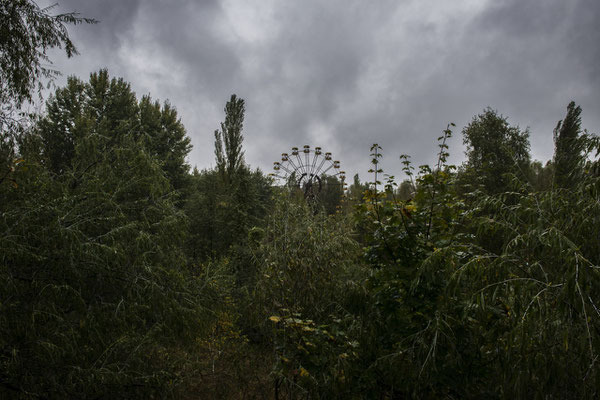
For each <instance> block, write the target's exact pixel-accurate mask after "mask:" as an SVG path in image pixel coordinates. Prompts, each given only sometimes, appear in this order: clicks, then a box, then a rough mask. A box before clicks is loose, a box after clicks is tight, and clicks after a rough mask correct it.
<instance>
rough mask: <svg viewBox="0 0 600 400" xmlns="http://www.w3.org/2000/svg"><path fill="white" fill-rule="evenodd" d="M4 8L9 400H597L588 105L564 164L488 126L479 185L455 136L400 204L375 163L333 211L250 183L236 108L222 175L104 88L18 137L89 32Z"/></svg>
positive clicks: (475, 161)
mask: <svg viewBox="0 0 600 400" xmlns="http://www.w3.org/2000/svg"><path fill="white" fill-rule="evenodd" d="M0 4H1V5H0V14H1V15H2V20H1V21H2V25H0V31H1V32H2V34H1V35H0V38H1V39H2V43H1V47H0V48H1V49H2V54H1V57H0V60H2V63H0V67H1V72H0V77H2V86H1V89H2V93H1V95H0V100H2V110H4V111H6V112H5V113H3V114H1V115H0V117H1V118H2V119H0V129H1V134H2V143H1V144H2V153H1V155H2V160H1V161H2V162H1V165H2V171H0V397H2V398H16V399H34V398H52V399H54V398H74V399H75V398H77V399H79V398H111V399H112V398H273V397H274V398H276V399H308V398H310V399H318V398H356V399H362V398H365V399H370V398H373V399H381V398H389V399H395V398H398V399H400V398H448V399H453V398H498V399H504V398H507V399H508V398H573V399H580V398H589V399H593V398H597V397H598V395H599V393H598V388H600V358H599V357H600V241H599V240H598V238H599V237H600V169H599V164H598V155H599V152H600V141H599V139H598V137H597V136H594V135H591V134H589V133H587V131H584V130H582V128H581V126H580V125H581V119H580V115H581V112H582V110H581V108H580V107H578V106H577V105H576V104H575V103H570V104H569V105H568V107H567V114H566V117H565V118H564V119H562V120H561V122H559V123H558V125H557V127H556V130H555V132H554V140H555V155H554V158H553V160H551V161H548V162H547V163H546V164H545V165H542V163H540V162H537V161H534V162H532V161H531V160H530V156H529V142H528V131H527V130H526V131H522V130H521V129H520V128H518V127H515V126H511V125H510V124H509V123H508V119H507V118H506V117H503V116H501V115H500V114H498V112H497V111H495V110H492V109H490V108H488V109H485V110H484V111H483V113H482V114H480V115H478V116H476V117H475V118H474V119H473V120H472V122H471V123H470V124H469V125H468V126H467V127H465V128H464V129H463V131H462V133H463V139H464V142H465V144H466V145H467V161H466V162H465V163H464V164H463V165H460V166H458V167H456V166H452V165H449V164H448V162H447V160H448V155H449V153H448V151H449V150H448V145H447V141H448V139H449V138H450V137H451V135H452V129H453V128H454V125H453V124H450V125H449V126H448V128H447V129H446V130H444V131H443V133H442V135H441V136H440V137H439V139H438V158H437V162H436V164H435V165H434V166H427V165H423V166H420V167H418V168H417V169H415V167H413V165H412V163H411V161H410V157H409V156H406V155H402V156H401V159H402V160H403V165H404V170H403V171H402V173H403V175H404V178H405V179H404V180H403V181H402V182H397V180H396V178H394V176H391V175H389V174H386V173H385V172H386V171H384V169H383V168H382V166H383V161H384V158H383V155H384V154H385V153H384V152H385V149H382V148H381V147H380V146H378V145H376V144H375V145H373V147H372V148H371V159H372V164H373V169H372V170H371V171H370V172H371V173H372V177H373V178H372V181H371V182H361V181H360V180H359V178H358V176H356V177H355V178H354V182H353V185H351V186H350V188H349V189H348V190H347V191H346V193H345V195H344V196H340V194H339V193H337V192H335V193H334V192H331V193H325V194H324V196H323V198H322V199H321V200H322V202H321V203H317V204H321V206H320V207H321V208H317V209H316V210H315V206H314V203H313V204H312V205H310V206H309V205H307V204H306V203H305V202H304V199H303V197H302V195H299V194H298V193H294V192H293V191H292V192H290V191H289V190H288V189H286V188H274V187H272V186H271V182H270V180H269V178H268V177H266V176H265V175H264V174H263V173H262V172H261V171H260V170H252V169H251V168H250V166H248V165H247V164H246V162H245V161H244V157H243V155H244V153H243V147H242V144H243V139H244V137H243V121H244V113H245V107H244V100H243V99H240V98H238V97H236V96H235V95H233V96H232V97H231V98H230V100H229V102H227V104H226V106H225V110H224V112H225V114H224V122H223V123H222V124H221V125H220V130H217V131H216V132H215V156H216V167H215V168H214V169H210V170H203V171H198V170H196V169H194V170H193V171H190V167H189V165H188V164H187V163H186V161H185V160H186V156H187V154H188V153H189V151H190V149H191V143H190V139H189V138H188V137H187V135H186V132H185V128H184V127H183V125H182V124H181V122H180V120H179V118H178V116H177V112H176V110H175V108H174V107H173V106H171V105H170V104H169V103H164V104H160V103H159V102H157V101H155V100H152V99H151V98H150V96H144V97H142V98H141V99H138V98H137V96H136V95H135V93H133V92H132V91H131V88H130V85H129V84H128V83H127V82H125V81H124V80H122V79H118V78H111V77H110V76H109V74H108V71H106V70H101V71H98V72H94V73H92V74H91V75H90V78H89V80H88V81H82V80H80V79H78V78H75V77H71V78H69V79H68V82H67V84H66V86H65V87H63V88H58V89H56V91H55V92H54V94H53V95H52V96H50V98H49V99H48V100H47V102H46V110H45V112H44V113H43V114H41V115H24V114H23V115H20V117H19V118H20V119H14V118H12V116H13V115H17V114H18V113H19V107H20V106H21V105H22V103H23V102H25V101H27V100H28V99H30V98H31V96H32V94H33V92H34V91H35V90H36V88H37V84H38V83H39V82H40V79H42V78H43V77H44V76H45V75H47V73H46V72H47V71H46V72H44V70H41V69H40V68H41V67H40V65H42V64H40V61H44V60H45V58H44V57H45V56H44V51H45V50H46V49H47V48H52V47H61V46H62V47H65V49H66V50H67V54H68V55H70V54H76V51H75V48H74V46H73V44H72V43H71V42H70V41H69V40H68V37H67V36H66V30H65V27H64V25H63V24H64V23H78V22H80V21H82V20H79V19H77V16H75V15H71V14H69V15H67V16H58V17H51V16H50V15H49V12H50V11H51V10H50V9H45V10H40V9H39V8H37V6H35V4H34V3H32V2H29V1H20V2H8V3H7V2H4V1H3V2H1V3H0ZM19 21H20V22H19ZM32 21H33V22H32ZM35 21H38V22H39V24H40V25H35V24H37V23H38V22H35ZM23 24H25V25H23ZM27 24H34V25H35V26H40V27H41V28H43V29H41V28H40V29H41V30H37V31H35V30H34V31H31V30H30V31H25V30H24V28H23V26H27ZM27 32H29V33H27ZM27 35H30V36H29V37H28V36H27ZM17 39H18V40H21V41H23V40H25V41H26V42H27V43H30V44H31V46H33V47H32V48H31V49H30V50H29V52H28V53H27V54H25V53H23V54H16V53H15V54H12V53H10V52H7V51H5V49H7V48H9V47H8V46H10V45H11V43H13V42H14V41H15V40H17ZM4 60H7V61H6V62H5V61H4ZM23 60H25V61H23ZM23 63H24V64H23ZM19 65H24V66H23V67H22V68H23V71H21V75H19V71H20V70H19V68H20V67H19V68H17V67H15V66H19ZM4 111H3V112H4ZM15 113H16V114H15ZM216 124H217V123H216V122H215V125H216ZM432 145H433V143H432ZM386 157H387V155H386ZM324 179H330V178H324Z"/></svg>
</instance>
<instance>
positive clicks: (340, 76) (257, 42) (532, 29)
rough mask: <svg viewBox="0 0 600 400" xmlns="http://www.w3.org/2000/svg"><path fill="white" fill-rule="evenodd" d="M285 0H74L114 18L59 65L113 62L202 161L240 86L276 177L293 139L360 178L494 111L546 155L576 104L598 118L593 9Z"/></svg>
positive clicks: (588, 117) (547, 4)
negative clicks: (373, 155) (168, 107)
mask: <svg viewBox="0 0 600 400" xmlns="http://www.w3.org/2000/svg"><path fill="white" fill-rule="evenodd" d="M449 3H450V2H445V1H402V2H398V1H391V0H390V1H379V2H374V3H369V4H368V5H367V4H366V3H364V2H361V1H342V0H338V1H326V2H325V1H317V0H307V1H303V2H280V1H277V0H270V1H268V0H263V1H257V2H244V1H235V0H222V1H217V0H214V1H191V0H190V1H161V0H146V1H143V2H141V1H118V0H110V1H91V0H90V1H85V2H82V1H75V0H69V1H62V2H61V9H62V10H64V11H66V10H76V11H79V12H81V14H82V15H84V16H87V17H92V18H97V19H99V20H100V21H101V23H100V24H98V25H96V26H84V27H78V28H76V29H72V37H73V39H74V40H75V41H76V43H77V44H78V45H79V49H80V50H81V53H82V55H81V56H79V57H77V58H76V59H75V60H72V61H69V62H66V61H61V62H57V66H59V67H60V68H61V69H63V71H65V73H67V74H71V73H74V74H76V75H79V76H81V77H83V78H85V77H86V76H87V75H88V74H89V73H90V72H91V71H93V70H95V69H98V68H101V67H108V68H109V72H111V74H112V75H118V76H123V77H124V78H125V79H126V80H128V81H130V82H131V83H132V87H133V88H134V89H135V90H136V92H137V93H138V94H144V93H148V92H150V93H151V94H152V96H153V97H155V98H160V99H167V98H168V99H170V101H171V103H173V104H174V105H175V106H176V107H177V108H178V110H179V113H180V115H181V117H182V120H183V122H184V124H185V125H186V128H187V130H188V133H189V134H190V135H191V136H192V140H193V144H194V151H193V152H192V155H191V158H190V161H191V163H192V164H197V165H198V166H199V167H208V166H210V165H211V164H212V163H213V158H214V156H213V150H212V148H213V147H212V146H213V137H212V132H213V130H214V129H216V128H217V127H218V126H219V122H220V121H221V120H222V118H223V111H222V110H223V106H224V104H225V102H226V101H227V99H228V98H229V95H230V94H231V93H237V94H238V95H239V96H241V97H243V98H244V99H246V103H247V106H246V108H247V113H246V123H245V137H246V141H245V143H244V146H245V149H246V158H247V161H248V162H249V163H250V164H251V165H253V166H260V167H261V168H263V169H265V170H267V171H268V170H269V169H270V165H271V164H272V162H273V161H275V160H277V158H278V154H279V153H281V152H283V151H286V150H289V149H290V148H291V147H292V146H302V145H303V144H310V145H313V146H316V145H321V146H322V147H324V148H326V149H327V150H329V151H333V152H334V154H335V155H336V157H337V158H339V159H340V160H341V161H342V164H343V165H345V169H346V170H348V172H349V174H352V173H354V172H360V173H361V178H363V179H365V178H367V177H366V175H365V173H364V171H366V170H367V169H368V168H369V166H368V164H369V159H368V153H369V146H370V145H371V144H372V143H374V142H378V143H380V144H382V145H383V147H384V154H385V157H386V158H385V165H384V166H385V168H386V170H387V171H389V172H390V173H396V174H397V173H398V170H399V167H400V165H399V161H398V155H399V154H402V153H409V154H412V156H413V159H414V160H415V162H416V163H417V164H419V163H424V162H432V161H433V159H434V157H435V150H436V147H435V139H436V138H437V137H438V136H439V135H440V132H441V131H442V130H443V129H444V128H445V127H446V124H447V123H448V122H455V123H457V125H458V128H457V130H456V132H455V139H454V140H453V142H452V144H451V145H452V147H451V152H452V153H453V160H454V161H456V162H460V161H461V159H462V151H463V150H462V146H461V139H460V128H462V126H464V125H466V124H467V123H468V122H469V121H470V119H471V118H472V116H473V115H475V114H477V113H480V112H481V111H482V110H483V109H484V108H485V107H487V106H491V107H493V108H496V109H498V111H499V112H501V113H503V114H504V115H507V116H508V117H509V121H510V122H511V123H514V124H518V125H520V126H522V127H523V128H524V127H526V126H530V127H531V130H532V137H531V139H532V140H531V141H532V150H533V153H534V157H537V158H544V159H548V158H549V157H551V154H552V148H553V144H552V128H553V127H554V125H555V124H556V122H557V120H558V119H561V118H562V117H563V116H564V113H565V108H566V105H567V104H568V102H569V101H570V100H572V99H573V100H575V101H577V102H578V103H579V104H581V105H582V107H583V110H584V112H583V121H584V126H586V127H589V128H590V129H591V130H592V131H593V130H594V129H597V127H598V126H599V125H600V117H599V113H598V104H599V100H600V99H599V98H598V97H599V94H598V93H600V91H599V89H600V87H599V86H600V85H599V80H598V72H599V71H598V65H600V54H599V47H598V46H597V43H598V42H600V33H599V29H598V27H597V22H596V21H598V18H599V17H600V15H599V14H600V2H598V1H596V0H577V1H570V2H565V1H558V0H527V1H523V0H519V1H517V0H506V1H488V2H484V1H475V0H462V1H455V2H452V4H449Z"/></svg>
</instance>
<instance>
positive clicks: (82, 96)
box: [36, 70, 191, 189]
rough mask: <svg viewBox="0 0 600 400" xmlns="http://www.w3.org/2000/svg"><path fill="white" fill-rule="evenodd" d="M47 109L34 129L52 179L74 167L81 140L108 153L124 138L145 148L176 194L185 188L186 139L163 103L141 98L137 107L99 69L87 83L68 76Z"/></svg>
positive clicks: (121, 85) (124, 87)
mask: <svg viewBox="0 0 600 400" xmlns="http://www.w3.org/2000/svg"><path fill="white" fill-rule="evenodd" d="M46 107H47V113H46V115H45V116H44V117H43V118H41V119H40V121H39V123H38V124H37V127H36V130H37V134H38V135H39V136H40V138H41V141H42V153H43V160H44V163H45V164H46V165H47V166H48V168H49V169H50V170H51V171H52V172H54V173H55V174H57V175H62V174H64V173H66V172H68V171H70V170H71V169H72V168H73V167H74V164H73V159H74V156H75V145H76V143H77V142H78V141H80V140H82V139H83V138H85V137H86V136H98V137H101V138H103V139H99V140H101V141H102V143H104V144H105V146H106V147H105V148H106V149H107V150H110V149H111V148H116V147H118V146H119V145H120V143H121V141H122V138H123V137H125V136H128V135H129V136H132V137H133V138H135V140H140V141H142V142H143V143H144V145H145V148H146V149H147V150H148V152H149V153H150V155H151V156H152V157H153V158H154V159H155V160H156V162H158V163H159V164H160V166H161V169H162V171H163V172H164V174H165V175H166V176H167V177H168V178H169V181H170V183H171V184H172V186H173V187H174V188H175V189H183V188H185V186H186V184H187V179H188V170H189V166H188V165H187V163H186V162H185V157H186V156H187V154H188V153H189V151H190V150H191V146H190V139H189V137H187V135H186V132H185V128H184V127H183V125H182V124H181V121H180V120H179V118H178V117H177V112H176V110H175V109H174V108H173V107H172V106H171V105H170V104H169V103H168V102H166V103H165V104H164V105H163V106H162V107H161V106H160V104H159V103H158V102H156V101H154V102H153V101H152V100H151V99H150V97H149V96H144V97H143V98H142V99H141V100H140V102H139V103H138V101H137V99H136V96H135V93H133V92H132V91H131V86H130V85H129V83H127V82H125V81H124V80H123V79H122V78H119V79H116V78H112V79H110V78H109V75H108V71H107V70H100V71H99V72H95V73H93V74H91V75H90V80H89V82H87V83H84V82H82V81H80V80H79V79H77V78H75V77H70V78H69V79H68V81H67V86H66V87H64V88H59V89H57V90H56V92H55V94H54V95H53V96H52V97H51V98H50V99H49V100H48V102H47V105H46Z"/></svg>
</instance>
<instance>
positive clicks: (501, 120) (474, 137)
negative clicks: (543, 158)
mask: <svg viewBox="0 0 600 400" xmlns="http://www.w3.org/2000/svg"><path fill="white" fill-rule="evenodd" d="M462 133H463V142H464V144H465V145H466V146H467V152H466V155H467V165H466V167H467V168H466V171H467V174H468V175H469V177H470V178H469V180H471V181H474V182H477V181H479V182H481V183H482V184H483V186H484V187H485V189H486V191H487V192H488V193H499V192H502V191H505V190H506V189H507V186H508V178H507V176H506V174H509V173H511V174H514V175H516V176H518V177H520V178H525V177H526V176H527V168H528V166H529V130H528V129H526V130H524V131H522V130H521V129H520V128H519V127H518V126H511V125H510V124H509V123H508V120H507V118H506V117H504V116H502V115H499V114H498V112H497V111H495V110H492V109H491V108H487V109H485V110H484V112H483V113H482V114H479V115H477V116H476V117H474V118H473V120H472V121H471V123H470V124H469V125H467V126H466V127H465V128H464V129H463V131H462Z"/></svg>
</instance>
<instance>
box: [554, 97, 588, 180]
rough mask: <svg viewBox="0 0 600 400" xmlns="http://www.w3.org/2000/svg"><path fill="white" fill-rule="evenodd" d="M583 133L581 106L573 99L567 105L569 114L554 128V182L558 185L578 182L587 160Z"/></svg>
mask: <svg viewBox="0 0 600 400" xmlns="http://www.w3.org/2000/svg"><path fill="white" fill-rule="evenodd" d="M580 134H581V107H579V106H576V105H575V102H574V101H572V102H570V103H569V105H568V106H567V116H566V117H565V119H564V120H561V121H558V124H556V128H554V160H553V161H554V183H555V184H556V185H557V186H558V187H566V188H568V187H571V185H572V184H573V183H575V182H577V180H578V179H577V178H578V175H579V174H580V173H581V171H582V167H583V163H584V161H585V159H584V157H583V154H582V152H583V151H584V143H585V141H584V140H582V138H581V137H580Z"/></svg>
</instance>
